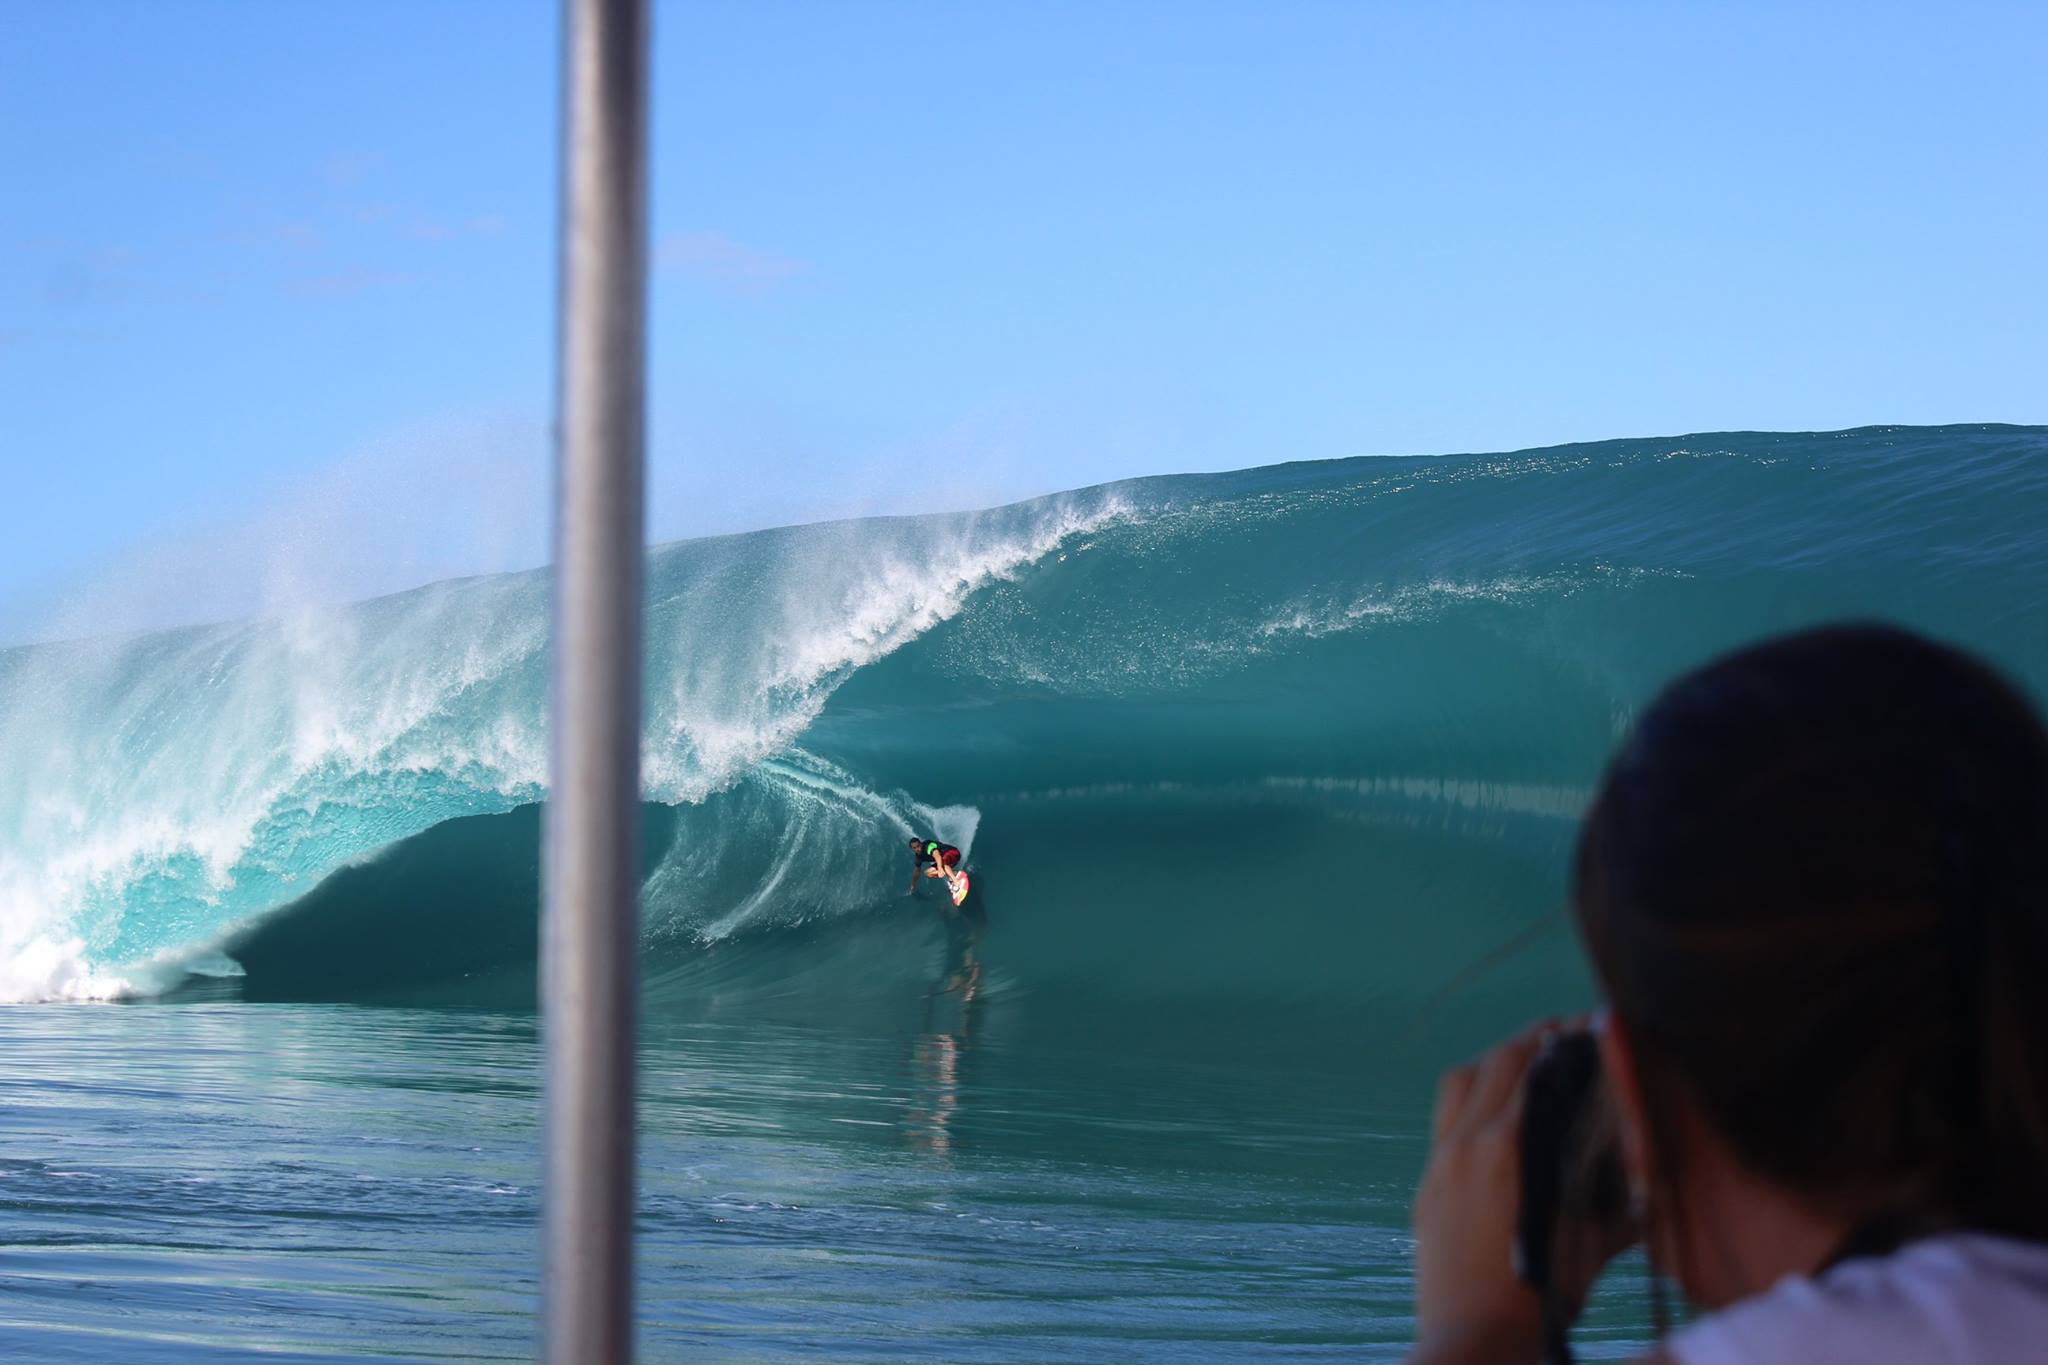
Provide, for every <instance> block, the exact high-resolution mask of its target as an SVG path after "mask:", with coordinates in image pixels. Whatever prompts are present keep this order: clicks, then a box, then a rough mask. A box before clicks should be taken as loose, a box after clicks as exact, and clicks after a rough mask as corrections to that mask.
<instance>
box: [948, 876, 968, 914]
mask: <svg viewBox="0 0 2048 1365" xmlns="http://www.w3.org/2000/svg"><path fill="white" fill-rule="evenodd" d="M946 890H947V891H949V892H951V893H952V896H953V904H954V905H956V906H957V905H959V904H960V903H961V902H962V901H964V900H966V899H967V874H966V873H965V872H955V873H954V874H953V876H952V878H951V880H949V881H948V882H947V883H946Z"/></svg>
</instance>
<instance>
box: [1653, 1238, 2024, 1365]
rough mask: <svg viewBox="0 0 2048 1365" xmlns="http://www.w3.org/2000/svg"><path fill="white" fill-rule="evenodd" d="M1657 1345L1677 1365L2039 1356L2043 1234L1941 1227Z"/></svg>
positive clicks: (1931, 1362) (1960, 1363) (1957, 1363)
mask: <svg viewBox="0 0 2048 1365" xmlns="http://www.w3.org/2000/svg"><path fill="white" fill-rule="evenodd" d="M1664 1349H1665V1351H1666V1352H1667V1353H1669V1354H1670V1356H1671V1357H1672V1359H1674V1360H1676V1361H1678V1362H1679V1365H1776V1362H1780V1361H1783V1362H1801V1365H1894V1362H1896V1363H1897V1365H1905V1362H1909V1361H1910V1362H1914V1363H1915V1365H1919V1363H1920V1362H1927V1365H1990V1362H1994V1361H1995V1362H2001V1365H2002V1363H2003V1362H2007V1361H2042V1362H2048V1245H2044V1244H2042V1243H2039V1242H2023V1241H2017V1240H2014V1239H2012V1238H2007V1237H1993V1236H1990V1235H1988V1234H1985V1233H1975V1232H1965V1233H1950V1234H1947V1235H1944V1236H1940V1237H1929V1238H1925V1239H1923V1240H1921V1241H1917V1242H1912V1243H1909V1244H1908V1245H1906V1246H1904V1247H1902V1248H1900V1249H1899V1250H1898V1251H1896V1252H1894V1253H1893V1254H1891V1255H1890V1256H1870V1257H1863V1258H1859V1259H1856V1260H1852V1261H1845V1262H1843V1263H1842V1264H1841V1265H1838V1266H1836V1267H1835V1268H1834V1269H1832V1270H1829V1271H1826V1272H1824V1273H1822V1274H1821V1275H1820V1276H1819V1277H1817V1278H1809V1277H1807V1276H1804V1275H1788V1276H1786V1277H1785V1278H1784V1279H1782V1280H1780V1281H1778V1283H1777V1284H1776V1285H1774V1286H1773V1287H1772V1288H1770V1289H1769V1290H1767V1291H1765V1292H1764V1293H1762V1294H1757V1295H1755V1296H1753V1297H1751V1298H1747V1299H1744V1300H1742V1301H1741V1302H1740V1303H1737V1304H1735V1305H1733V1306H1732V1307H1729V1308H1725V1309H1723V1310H1722V1311H1721V1312H1718V1313H1716V1314H1714V1315H1713V1316H1711V1317H1707V1318H1702V1319H1701V1320H1700V1321H1698V1322H1696V1323H1693V1324H1692V1325H1691V1326H1689V1327H1687V1328H1685V1329H1684V1330H1683V1331H1680V1332H1677V1333H1674V1334H1673V1335H1672V1336H1671V1338H1670V1339H1669V1340H1668V1341H1666V1342H1665V1343H1664Z"/></svg>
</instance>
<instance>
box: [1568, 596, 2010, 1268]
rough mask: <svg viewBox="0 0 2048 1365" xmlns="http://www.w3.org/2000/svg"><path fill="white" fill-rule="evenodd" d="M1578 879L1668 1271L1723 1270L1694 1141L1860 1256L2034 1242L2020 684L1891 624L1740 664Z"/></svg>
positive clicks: (1650, 744)
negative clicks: (1957, 1242) (1897, 1249)
mask: <svg viewBox="0 0 2048 1365" xmlns="http://www.w3.org/2000/svg"><path fill="white" fill-rule="evenodd" d="M1574 881H1575V886H1574V900H1575V903H1576V911H1577V915H1578V920H1579V925H1580V929H1581V931H1582V933H1583V935H1584V937H1585V941H1586V944H1587V947H1588V949H1589V950H1590V952H1591V955H1592V959H1593V962H1594V965H1595V968H1596V970H1597V972H1598V974H1599V977H1600V981H1601V984H1602V986H1603V988H1604V989H1605V992H1606V994H1607V997H1608V999H1609V1001H1610V1002H1611V1007H1612V1011H1613V1016H1614V1019H1615V1022H1616V1026H1617V1027H1616V1034H1617V1038H1618V1040H1619V1043H1620V1046H1619V1047H1617V1048H1616V1049H1614V1052H1613V1056H1611V1057H1610V1061H1611V1062H1613V1061H1615V1059H1616V1058H1623V1059H1625V1060H1624V1061H1622V1062H1620V1063H1617V1064H1618V1065H1620V1066H1621V1067H1622V1072H1621V1075H1622V1077H1623V1083H1622V1086H1621V1088H1622V1089H1624V1090H1629V1091H1631V1092H1632V1093H1631V1094H1628V1095H1624V1096H1623V1105H1622V1108H1623V1110H1624V1118H1625V1125H1624V1126H1625V1127H1626V1128H1627V1129H1628V1130H1629V1132H1630V1134H1631V1137H1632V1140H1633V1141H1634V1143H1635V1147H1634V1149H1633V1150H1635V1151H1636V1152H1637V1153H1638V1154H1639V1161H1638V1163H1637V1165H1638V1176H1639V1177H1641V1178H1643V1179H1645V1180H1646V1182H1647V1193H1648V1195H1649V1199H1650V1211H1651V1215H1652V1218H1653V1225H1654V1226H1653V1232H1654V1235H1653V1248H1656V1249H1657V1250H1658V1254H1659V1255H1660V1257H1662V1258H1664V1264H1665V1266H1666V1268H1667V1269H1670V1270H1673V1271H1675V1272H1676V1273H1677V1274H1678V1275H1679V1276H1680V1278H1681V1279H1682V1280H1687V1281H1691V1280H1693V1279H1695V1278H1696V1276H1691V1275H1688V1269H1689V1268H1690V1269H1692V1270H1695V1271H1697V1270H1698V1268H1699V1266H1700V1264H1701V1262H1702V1259H1706V1260H1711V1259H1712V1256H1711V1253H1710V1252H1708V1251H1706V1250H1704V1237H1705V1234H1704V1233H1697V1234H1696V1233H1695V1232H1694V1231H1692V1230H1688V1229H1686V1228H1685V1222H1686V1221H1687V1220H1686V1213H1687V1210H1686V1209H1684V1208H1683V1207H1681V1204H1682V1201H1681V1200H1679V1198H1678V1192H1679V1191H1680V1190H1681V1189H1684V1188H1686V1187H1687V1181H1686V1180H1685V1179H1684V1178H1683V1176H1684V1172H1683V1168H1684V1167H1685V1166H1686V1163H1687V1162H1688V1159H1689V1157H1692V1156H1695V1155H1699V1154H1702V1153H1707V1152H1708V1147H1711V1148H1712V1150H1713V1151H1714V1152H1720V1153H1725V1155H1726V1156H1727V1157H1729V1158H1732V1159H1733V1161H1734V1163H1735V1165H1736V1167H1737V1168H1739V1170H1740V1171H1741V1172H1742V1173H1743V1174H1744V1176H1745V1178H1747V1177H1755V1178H1760V1179H1761V1180H1763V1181H1765V1182H1768V1184H1769V1185H1771V1186H1773V1187H1776V1188H1779V1189H1782V1190H1786V1191H1791V1192H1793V1193H1794V1194H1796V1195H1797V1196H1798V1197H1799V1198H1800V1199H1801V1200H1802V1201H1803V1202H1804V1203H1805V1205H1806V1206H1807V1207H1809V1208H1811V1209H1813V1210H1815V1211H1817V1212H1818V1213H1819V1214H1821V1215H1822V1216H1824V1217H1826V1218H1829V1219H1833V1220H1838V1221H1839V1223H1840V1224H1841V1225H1842V1226H1844V1227H1847V1228H1849V1229H1851V1234H1850V1244H1851V1249H1858V1248H1857V1247H1856V1244H1857V1242H1858V1239H1859V1238H1861V1239H1863V1242H1864V1243H1865V1245H1863V1246H1862V1247H1861V1248H1860V1249H1882V1247H1881V1246H1870V1245H1868V1243H1870V1242H1877V1243H1882V1242H1884V1241H1887V1240H1891V1241H1896V1240H1897V1239H1898V1238H1899V1237H1902V1236H1910V1235H1913V1234H1915V1233H1916V1232H1918V1231H1922V1230H1927V1229H1930V1228H1938V1227H1946V1226H1962V1227H1974V1228H1983V1229H1987V1230H1993V1231H2004V1232H2011V1233H2015V1234H2018V1235H2023V1236H2028V1237H2035V1238H2039V1237H2048V1010H2043V1009H2042V1008H2041V1007H2040V1004H2039V999H2038V996H2039V991H2040V986H2039V983H2040V982H2041V981H2042V980H2043V979H2048V732H2044V730H2043V727H2042V723H2041V720H2040V718H2039V716H2038V715H2036V714H2035V712H2034V710H2033V708H2032V707H2031V706H2030V704H2029V703H2028V702H2027V700H2026V699H2025V697H2024V696H2023V695H2022V694H2021V693H2020V692H2019V691H2017V690H2016V689H2015V688H2014V687H2013V686H2012V685H2011V684H2009V683H2007V682H2006V681H2005V680H2004V679H2003V678H2001V677H1999V676H1998V675H1997V674H1995V673H1994V672H1992V671H1991V670H1990V669H1988V668H1987V667H1985V666H1984V665H1983V664H1981V663H1979V662H1977V661H1976V660H1975V659H1972V658H1971V657H1969V656H1968V655H1966V654H1963V653H1962V652H1960V651H1958V650H1955V649H1951V648H1949V647H1947V646H1945V645H1940V644H1936V643H1933V642H1931V641H1928V640H1925V639H1922V638H1920V637H1918V636H1915V635H1912V634H1909V633H1907V632H1904V631H1900V630H1894V629H1890V628H1887V627H1881V626H1848V627H1837V628H1832V629H1826V630H1816V631H1809V632H1806V633H1803V634H1799V635H1793V636H1788V637H1785V638H1782V639H1778V640H1772V641H1769V642H1766V643H1764V644H1761V645H1758V646H1755V647H1753V648H1750V649H1746V650H1742V651H1740V652H1738V653H1735V654H1731V655H1728V656H1726V657H1724V658H1722V659H1720V660H1717V661H1716V662H1714V663H1712V664H1709V665H1707V666H1706V667H1705V668H1702V669H1700V670H1698V671H1697V672H1695V673H1692V674H1690V675H1689V676H1687V677H1684V678H1682V679H1680V680H1679V681H1678V682H1676V683H1674V684H1673V685H1672V686H1671V687H1670V688H1668V689H1667V690H1666V691H1665V692H1664V694H1663V695H1662V696H1661V697H1659V698H1658V699H1657V701H1656V702H1655V704H1654V705H1652V706H1651V707H1650V709H1649V710H1648V711H1647V712H1645V713H1644V715H1643V717H1642V719H1641V721H1640V723H1639V724H1638V725H1637V727H1636V730H1635V733H1634V735H1633V736H1632V737H1631V738H1630V740H1629V741H1628V743H1627V744H1626V746H1625V747H1624V748H1623V749H1622V750H1621V752H1620V753H1619V754H1618V755H1616V757H1615V759H1614V761H1613V763H1612V765H1611V766H1610V767H1609V769H1608V771H1607V774H1606V776H1605V778H1604V779H1603V781H1602V783H1601V786H1600V789H1599V791H1598V793H1597V795H1596V797H1595V799H1594V801H1593V804H1592V807H1591V809H1590V810H1589V811H1588V813H1587V816H1586V821H1585V825H1584V827H1583V830H1582V832H1581V835H1580V839H1579V846H1578V853H1577V859H1576V867H1575V876H1574ZM1631 1078H1632V1080H1633V1085H1632V1086H1631V1085H1630V1084H1629V1083H1628V1082H1629V1080H1630V1079H1631ZM1702 1144H1706V1145H1704V1146H1703V1145H1702ZM1709 1154H1711V1153H1709ZM1695 1188H1696V1187H1695ZM1691 1212H1692V1213H1693V1214H1694V1215H1700V1214H1702V1211H1701V1210H1698V1209H1694V1210H1692V1211H1691ZM1724 1259H1725V1258H1724ZM1688 1288H1689V1289H1693V1290H1694V1291H1695V1293H1698V1292H1699V1290H1700V1286H1699V1285H1697V1284H1694V1283H1690V1282H1689V1283H1688Z"/></svg>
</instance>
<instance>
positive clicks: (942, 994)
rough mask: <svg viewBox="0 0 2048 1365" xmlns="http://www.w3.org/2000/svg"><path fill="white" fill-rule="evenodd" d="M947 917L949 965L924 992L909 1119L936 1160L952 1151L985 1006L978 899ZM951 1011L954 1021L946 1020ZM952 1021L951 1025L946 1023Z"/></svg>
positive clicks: (984, 922)
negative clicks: (965, 1070)
mask: <svg viewBox="0 0 2048 1365" xmlns="http://www.w3.org/2000/svg"><path fill="white" fill-rule="evenodd" d="M945 913H946V965H945V970H944V971H942V972H941V973H940V974H939V978H938V980H937V981H935V982H933V983H932V988H931V989H930V990H929V991H927V992H925V997H924V1021H923V1028H922V1029H921V1031H920V1032H919V1033H918V1034H917V1036H916V1037H915V1039H913V1040H912V1043H911V1050H910V1072H911V1078H912V1091H913V1104H912V1107H911V1108H910V1109H909V1110H908V1111H906V1113H905V1115H904V1122H905V1125H906V1127H907V1129H908V1131H909V1134H910V1141H911V1145H912V1146H914V1147H917V1148H920V1149H922V1150H924V1151H927V1152H930V1153H932V1154H933V1155H934V1156H948V1155H950V1154H951V1153H952V1150H953V1132H952V1122H953V1115H954V1113H955V1112H956V1111H957V1110H958V1109H959V1108H960V1090H961V1074H960V1073H961V1068H962V1065H963V1057H964V1056H965V1055H966V1053H967V1051H968V1050H969V1049H970V1048H971V1047H972V1046H973V1044H974V1026H975V1015H976V1012H977V1009H978V1007H979V1005H980V1003H981V976H982V962H981V959H980V957H979V956H978V954H977V951H976V950H977V949H978V948H979V947H980V945H981V940H982V938H983V936H984V935H986V934H987V932H988V916H987V915H986V913H985V912H984V911H983V910H982V908H981V902H980V901H979V900H978V899H970V900H969V901H968V902H967V903H966V905H964V906H962V907H961V908H960V909H958V910H951V909H950V908H949V909H948V910H947V911H946V912H945ZM949 1008H950V1010H951V1013H952V1018H951V1020H950V1021H947V1020H945V1019H944V1018H943V1017H942V1016H944V1015H945V1014H946V1012H947V1011H948V1009H949ZM948 1022H949V1023H950V1025H951V1026H950V1027H943V1026H942V1025H944V1024H946V1023H948Z"/></svg>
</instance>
